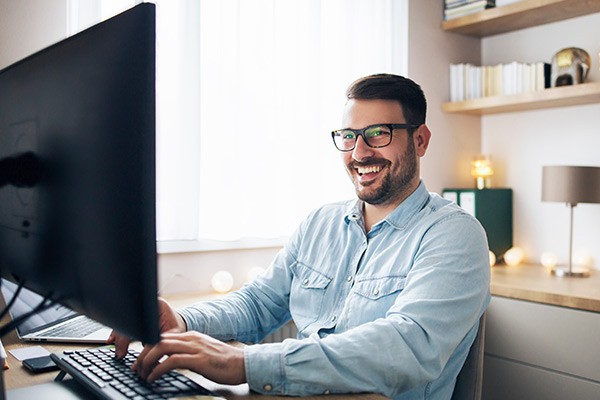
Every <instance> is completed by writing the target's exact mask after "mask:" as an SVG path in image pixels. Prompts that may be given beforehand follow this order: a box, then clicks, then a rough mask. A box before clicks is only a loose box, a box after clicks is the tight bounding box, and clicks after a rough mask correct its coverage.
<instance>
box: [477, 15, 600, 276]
mask: <svg viewBox="0 0 600 400" xmlns="http://www.w3.org/2000/svg"><path fill="white" fill-rule="evenodd" d="M599 38H600V14H592V15H589V16H584V17H579V18H574V19H570V20H566V21H561V22H556V23H552V24H547V25H543V26H539V27H534V28H529V29H524V30H520V31H516V32H511V33H507V34H503V35H497V36H493V37H490V38H486V39H483V40H482V63H483V64H484V65H487V64H496V63H504V62H510V61H522V62H535V61H546V62H550V60H551V58H552V56H553V55H554V54H555V53H556V52H557V51H558V50H560V49H562V48H565V47H581V48H583V49H584V50H586V51H587V52H588V53H590V55H591V57H592V70H591V72H590V76H589V78H588V80H589V81H600V70H599V68H598V61H599V60H598V58H599V56H598V53H599V52H600V40H599ZM482 149H483V151H484V152H486V153H490V154H491V155H492V157H493V161H494V163H495V172H496V174H495V177H494V183H495V184H496V185H498V186H505V187H510V188H512V189H513V191H514V220H513V223H514V243H515V244H516V245H518V246H520V247H522V248H523V249H524V250H525V253H526V255H527V258H528V260H529V261H531V262H539V258H540V255H541V254H542V253H543V252H546V251H551V252H553V253H555V254H556V255H558V256H559V262H563V263H566V262H567V257H568V238H569V213H568V209H567V207H566V206H565V205H564V204H558V203H542V202H541V174H542V166H543V165H595V166H600V151H599V149H600V104H593V105H585V106H571V107H564V108H552V109H546V110H538V111H529V112H519V113H508V114H500V115H490V116H484V117H482ZM599 226H600V205H594V204H580V205H579V206H577V207H576V208H575V210H574V245H573V251H574V252H575V253H576V254H577V253H584V254H587V255H591V256H592V257H593V258H594V259H595V265H596V267H598V266H599V265H600V229H599Z"/></svg>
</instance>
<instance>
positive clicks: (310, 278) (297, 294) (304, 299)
mask: <svg viewBox="0 0 600 400" xmlns="http://www.w3.org/2000/svg"><path fill="white" fill-rule="evenodd" d="M290 268H291V270H292V274H293V275H294V277H293V280H292V287H291V293H290V313H291V314H292V318H293V319H294V322H295V324H296V326H297V327H298V329H299V330H303V329H304V328H306V327H307V326H308V325H309V324H310V323H312V322H314V321H316V320H317V319H318V317H319V315H320V313H321V310H322V307H323V300H324V298H325V293H326V290H327V287H328V286H329V284H330V283H331V278H330V277H328V276H327V275H325V274H323V273H321V272H319V271H316V270H314V269H312V268H311V267H309V266H307V265H304V264H302V263H300V262H297V263H295V264H293V265H292V266H291V267H290Z"/></svg>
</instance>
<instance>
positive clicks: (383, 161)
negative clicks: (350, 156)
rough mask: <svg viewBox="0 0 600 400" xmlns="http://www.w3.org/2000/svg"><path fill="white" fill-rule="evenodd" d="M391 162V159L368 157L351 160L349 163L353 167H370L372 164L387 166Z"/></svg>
mask: <svg viewBox="0 0 600 400" xmlns="http://www.w3.org/2000/svg"><path fill="white" fill-rule="evenodd" d="M389 164H391V163H390V161H389V160H386V159H385V158H375V157H373V158H367V159H365V160H362V161H356V160H352V161H351V162H349V163H348V166H349V167H351V168H359V167H368V166H370V165H381V166H386V165H389Z"/></svg>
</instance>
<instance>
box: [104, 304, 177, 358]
mask: <svg viewBox="0 0 600 400" xmlns="http://www.w3.org/2000/svg"><path fill="white" fill-rule="evenodd" d="M158 317H159V323H160V331H161V332H185V331H186V330H187V326H186V324H185V321H184V320H183V318H182V317H181V315H179V314H178V313H177V311H175V310H174V309H173V307H171V306H170V305H169V303H167V302H166V300H164V299H162V298H160V297H159V298H158ZM130 342H131V340H130V338H128V337H126V336H123V335H121V334H119V333H118V332H115V331H112V332H111V334H110V336H109V337H108V343H109V344H114V345H115V354H116V355H117V358H118V359H121V358H123V357H125V355H126V354H127V349H128V348H129V343H130Z"/></svg>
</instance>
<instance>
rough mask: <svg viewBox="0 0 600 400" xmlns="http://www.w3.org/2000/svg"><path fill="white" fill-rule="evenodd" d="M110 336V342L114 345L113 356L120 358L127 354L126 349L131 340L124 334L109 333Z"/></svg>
mask: <svg viewBox="0 0 600 400" xmlns="http://www.w3.org/2000/svg"><path fill="white" fill-rule="evenodd" d="M111 336H112V344H114V345H115V356H116V357H117V359H119V360H120V359H121V358H123V357H125V355H126V354H127V349H129V343H130V342H131V340H130V339H129V338H128V337H126V336H122V335H119V334H118V333H114V335H113V333H111Z"/></svg>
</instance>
